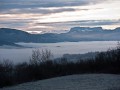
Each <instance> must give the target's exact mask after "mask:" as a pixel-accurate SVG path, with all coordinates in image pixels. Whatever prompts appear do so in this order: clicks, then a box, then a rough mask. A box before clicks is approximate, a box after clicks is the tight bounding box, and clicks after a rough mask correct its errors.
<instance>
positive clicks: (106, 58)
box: [0, 46, 120, 88]
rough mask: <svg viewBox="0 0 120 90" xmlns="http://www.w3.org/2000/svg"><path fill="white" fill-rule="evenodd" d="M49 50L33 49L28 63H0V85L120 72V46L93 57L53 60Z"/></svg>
mask: <svg viewBox="0 0 120 90" xmlns="http://www.w3.org/2000/svg"><path fill="white" fill-rule="evenodd" d="M51 59H52V54H51V52H50V51H48V50H45V51H39V50H34V51H33V54H32V57H31V59H30V62H29V63H26V62H24V63H21V64H17V65H14V64H13V63H12V62H10V61H9V60H4V61H3V62H1V63H0V87H1V88H2V87H5V86H11V85H16V84H20V83H24V82H30V81H36V80H42V79H47V78H52V77H59V76H64V75H72V74H84V73H111V74H120V47H119V46H118V47H117V48H116V49H112V50H108V51H106V52H100V53H98V54H97V56H96V57H95V58H93V59H86V60H78V61H77V62H71V61H68V60H67V59H66V58H61V60H59V61H54V60H51Z"/></svg>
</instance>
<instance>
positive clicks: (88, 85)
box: [0, 74, 120, 90]
mask: <svg viewBox="0 0 120 90" xmlns="http://www.w3.org/2000/svg"><path fill="white" fill-rule="evenodd" d="M119 87H120V75H113V74H83V75H71V76H63V77H58V78H52V79H47V80H41V81H37V82H30V83H24V84H20V85H18V86H14V87H8V88H3V89H0V90H108V89H110V90H111V89H112V88H119ZM113 90H114V89H113ZM115 90H117V89H115Z"/></svg>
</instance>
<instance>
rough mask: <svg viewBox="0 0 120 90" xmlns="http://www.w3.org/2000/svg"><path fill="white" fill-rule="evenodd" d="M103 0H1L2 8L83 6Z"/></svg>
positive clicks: (0, 7) (0, 6) (0, 5)
mask: <svg viewBox="0 0 120 90" xmlns="http://www.w3.org/2000/svg"><path fill="white" fill-rule="evenodd" d="M102 1H103V0H0V9H1V10H5V9H6V10H7V9H16V8H17V9H20V8H21V9H22V8H37V7H44V8H45V7H46V8H47V7H65V6H81V5H88V4H91V3H92V4H95V3H99V2H102ZM104 1H105V0H104Z"/></svg>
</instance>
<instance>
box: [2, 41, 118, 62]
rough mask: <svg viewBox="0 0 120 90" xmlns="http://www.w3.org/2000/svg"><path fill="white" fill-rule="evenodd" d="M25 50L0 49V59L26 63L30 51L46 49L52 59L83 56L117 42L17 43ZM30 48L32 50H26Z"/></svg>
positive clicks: (114, 44)
mask: <svg viewBox="0 0 120 90" xmlns="http://www.w3.org/2000/svg"><path fill="white" fill-rule="evenodd" d="M17 44H19V45H22V46H25V47H26V48H14V47H12V48H4V47H3V48H2V47H1V48H0V59H3V58H4V59H9V60H11V61H13V62H14V63H17V62H23V61H28V60H29V59H30V56H31V54H32V50H34V49H37V48H38V49H39V50H42V49H43V50H44V49H48V50H51V52H52V53H53V55H54V58H56V57H61V56H62V55H63V54H83V53H87V52H94V51H106V50H107V49H109V48H114V47H116V46H117V41H89V42H60V43H17ZM27 47H32V48H27Z"/></svg>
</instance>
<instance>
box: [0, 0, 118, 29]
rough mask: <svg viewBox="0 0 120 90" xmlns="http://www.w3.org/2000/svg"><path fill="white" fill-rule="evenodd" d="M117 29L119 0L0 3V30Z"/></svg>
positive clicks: (2, 0) (11, 0)
mask: <svg viewBox="0 0 120 90" xmlns="http://www.w3.org/2000/svg"><path fill="white" fill-rule="evenodd" d="M76 26H77V27H79V26H81V27H98V26H99V27H100V26H101V27H103V28H106V29H112V28H116V27H120V0H0V28H15V29H21V30H26V31H52V30H69V29H70V28H71V27H76Z"/></svg>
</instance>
